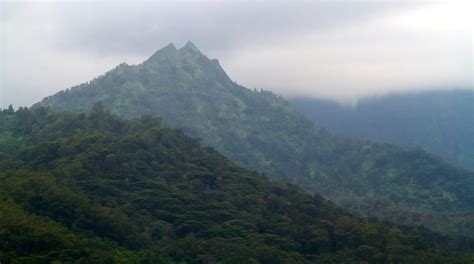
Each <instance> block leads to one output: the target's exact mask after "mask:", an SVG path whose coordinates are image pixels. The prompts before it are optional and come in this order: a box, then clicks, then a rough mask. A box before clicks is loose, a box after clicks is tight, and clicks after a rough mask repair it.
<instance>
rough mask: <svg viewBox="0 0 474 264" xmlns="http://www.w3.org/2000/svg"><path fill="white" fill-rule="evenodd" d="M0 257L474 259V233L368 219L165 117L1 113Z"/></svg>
mask: <svg viewBox="0 0 474 264" xmlns="http://www.w3.org/2000/svg"><path fill="white" fill-rule="evenodd" d="M0 139H1V140H0V147H1V148H0V149H2V153H1V155H0V184H1V185H2V186H4V187H6V188H1V189H0V209H2V210H0V216H1V217H0V261H1V262H2V263H11V262H13V263H18V262H21V263H51V262H52V261H58V262H78V263H367V262H370V263H388V262H390V263H410V262H413V261H417V262H418V263H448V262H449V263H467V262H471V261H473V260H474V256H473V255H472V254H470V255H467V254H465V253H462V252H463V251H472V250H474V241H473V240H468V239H458V240H453V239H450V238H447V237H444V236H440V235H438V234H435V233H432V232H430V231H428V230H426V229H424V228H410V227H397V226H394V225H392V224H388V223H380V222H377V221H374V220H371V221H367V220H364V219H362V218H360V217H357V216H354V215H351V214H349V213H347V212H345V211H343V210H341V209H338V208H336V207H335V206H334V205H332V204H331V203H329V202H327V201H326V200H325V199H323V198H322V197H320V196H318V195H309V194H307V193H305V192H303V191H302V190H301V189H299V188H298V187H296V186H292V185H289V184H283V183H278V182H271V181H269V180H268V179H266V178H265V177H262V176H260V175H259V174H257V173H255V172H251V171H248V170H245V169H242V168H240V167H238V166H236V165H235V164H234V163H233V162H231V161H230V160H228V159H226V158H224V157H223V156H221V155H219V154H218V153H217V152H215V151H214V150H213V149H208V148H204V149H203V148H201V147H200V146H199V144H198V143H197V142H196V141H195V140H193V139H191V138H188V137H187V136H185V135H184V134H183V133H182V132H181V131H180V130H174V129H169V128H167V127H165V126H164V125H163V124H162V123H161V122H160V121H159V120H157V119H152V118H142V119H140V120H136V121H127V122H126V121H123V120H121V119H119V118H117V117H114V116H112V115H110V114H109V113H108V112H107V111H104V109H103V108H102V107H101V106H100V105H98V106H96V107H94V109H93V111H92V112H91V113H90V114H87V115H85V114H58V113H54V112H51V111H48V110H46V109H44V108H38V109H35V110H28V109H23V108H22V109H20V110H18V111H17V112H13V111H8V110H4V111H3V112H0Z"/></svg>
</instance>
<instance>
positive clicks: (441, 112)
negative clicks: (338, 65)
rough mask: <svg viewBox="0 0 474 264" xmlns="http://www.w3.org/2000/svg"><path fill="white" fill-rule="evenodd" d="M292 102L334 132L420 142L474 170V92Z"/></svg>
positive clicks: (308, 99)
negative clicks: (342, 102) (344, 103)
mask: <svg viewBox="0 0 474 264" xmlns="http://www.w3.org/2000/svg"><path fill="white" fill-rule="evenodd" d="M290 101H291V103H292V105H293V107H294V108H295V109H296V110H298V111H299V112H301V113H302V114H304V115H305V116H306V117H307V118H308V119H310V120H312V121H314V122H315V123H316V124H318V125H320V126H322V127H325V128H327V129H329V130H331V131H334V132H337V133H340V134H344V135H348V136H359V137H363V138H366V139H370V140H376V141H382V142H389V143H394V144H401V145H406V146H412V147H420V148H423V149H424V150H426V151H429V152H431V153H434V154H436V155H438V156H440V157H442V158H443V159H445V160H447V161H450V162H453V163H454V164H456V165H458V166H461V167H464V168H466V169H469V170H472V171H474V103H473V102H474V91H472V90H453V91H429V92H418V93H410V94H393V95H389V96H383V97H374V98H365V99H362V100H360V101H359V102H358V103H357V104H356V105H355V106H354V107H350V106H342V105H340V104H338V103H336V102H333V101H327V100H321V99H310V98H294V99H291V100H290Z"/></svg>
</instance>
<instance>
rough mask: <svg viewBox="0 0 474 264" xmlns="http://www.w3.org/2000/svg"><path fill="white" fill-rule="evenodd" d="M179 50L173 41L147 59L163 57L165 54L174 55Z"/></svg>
mask: <svg viewBox="0 0 474 264" xmlns="http://www.w3.org/2000/svg"><path fill="white" fill-rule="evenodd" d="M177 51H178V50H177V49H176V47H175V45H174V44H173V43H172V42H171V43H170V44H168V45H166V46H165V47H163V48H161V49H159V50H158V51H156V52H155V53H154V54H153V55H151V57H150V58H149V59H148V60H147V61H152V60H153V59H155V58H159V57H162V56H163V55H172V54H175V53H176V52H177Z"/></svg>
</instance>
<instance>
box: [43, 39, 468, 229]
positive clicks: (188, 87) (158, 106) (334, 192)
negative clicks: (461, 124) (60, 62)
mask: <svg viewBox="0 0 474 264" xmlns="http://www.w3.org/2000/svg"><path fill="white" fill-rule="evenodd" d="M96 102H103V104H104V105H105V107H107V108H108V109H110V110H111V111H112V112H113V113H115V114H118V115H121V116H124V117H126V118H135V117H140V116H143V115H152V116H159V117H161V118H163V120H164V121H165V122H166V123H167V124H170V125H171V126H178V127H182V128H183V129H184V131H185V132H186V133H188V134H189V135H191V136H193V137H197V138H200V139H202V143H203V144H204V145H206V146H212V147H214V148H216V149H217V150H218V151H220V152H221V153H223V154H224V155H226V156H227V157H229V158H231V159H232V160H235V161H237V162H238V163H239V164H241V165H243V166H245V167H247V168H250V169H254V170H257V171H259V172H264V173H265V174H266V175H268V176H269V177H271V178H273V179H283V180H286V181H289V182H292V183H296V184H298V185H300V186H302V187H303V188H305V189H306V190H308V191H310V192H318V193H321V194H323V195H324V196H325V197H328V198H330V199H332V200H334V201H335V202H336V203H338V204H341V205H344V206H346V207H348V208H351V209H353V210H358V211H363V212H366V213H370V214H372V215H377V216H380V217H384V216H385V215H387V213H386V211H387V210H390V211H391V212H390V216H389V220H394V221H398V222H401V223H421V224H429V221H428V220H430V219H429V218H424V217H422V218H420V217H411V215H413V213H416V214H419V213H421V214H423V215H426V214H427V213H429V214H431V215H432V213H434V214H443V217H444V216H446V215H451V214H458V213H463V214H468V215H471V214H472V212H473V209H474V202H473V201H474V174H473V173H470V172H467V171H464V170H461V169H458V168H455V167H453V166H451V165H449V164H447V163H445V162H443V161H442V160H440V159H438V158H437V157H434V156H432V155H429V154H427V153H425V152H423V151H421V150H416V149H411V148H406V147H399V146H394V145H389V144H383V143H373V142H369V141H365V140H359V139H355V138H345V137H340V136H335V135H333V134H331V133H329V132H328V131H326V130H324V129H321V128H319V127H317V126H315V125H314V124H313V123H312V122H311V121H309V120H307V119H305V118H304V117H303V116H302V115H300V114H298V113H297V112H295V111H294V110H293V109H292V107H291V106H290V104H289V103H288V102H287V101H285V100H284V99H283V98H281V97H278V96H275V95H274V94H272V93H270V92H264V91H261V92H257V91H252V90H249V89H246V88H245V87H242V86H240V85H238V84H236V83H235V82H232V81H231V80H230V79H229V78H228V76H227V75H226V74H225V72H224V71H223V70H222V68H221V67H220V66H219V64H218V63H217V61H216V60H209V59H208V58H207V57H206V56H204V55H203V54H202V53H201V52H200V51H199V50H197V48H196V47H195V46H194V45H193V44H192V43H188V44H187V45H186V46H185V47H183V48H182V49H179V50H177V49H176V48H175V47H174V46H173V45H169V46H167V47H165V48H163V49H161V50H159V51H157V52H156V53H155V54H154V55H153V56H151V57H150V58H149V59H148V60H147V61H145V62H144V63H143V64H140V65H136V66H129V65H126V64H122V65H120V66H118V67H117V68H115V69H113V70H112V71H110V72H108V73H106V74H105V75H103V76H101V77H99V78H96V79H94V80H92V81H91V82H88V83H85V84H81V85H79V86H77V87H73V88H71V89H68V90H66V91H62V92H59V93H58V94H56V95H54V96H51V97H48V98H45V99H44V100H43V101H42V102H41V103H39V104H38V105H36V106H39V105H41V106H50V107H52V108H54V109H57V110H60V111H78V112H84V111H88V110H90V109H91V107H92V106H93V104H95V103H96ZM394 212H395V213H394ZM406 215H409V216H410V217H406ZM437 217H438V216H437ZM456 217H457V216H456ZM440 219H442V218H440ZM443 223H444V224H443V227H442V229H443V230H444V231H447V232H465V230H469V232H468V233H471V234H473V235H474V226H472V224H469V222H468V221H465V218H462V220H460V222H459V221H458V222H454V221H449V220H448V221H445V222H443ZM430 226H432V225H430Z"/></svg>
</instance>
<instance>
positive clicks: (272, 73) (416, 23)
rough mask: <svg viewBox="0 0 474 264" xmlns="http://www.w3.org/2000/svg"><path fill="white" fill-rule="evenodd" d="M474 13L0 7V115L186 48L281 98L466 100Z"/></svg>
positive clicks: (233, 5)
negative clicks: (454, 96) (462, 94)
mask: <svg viewBox="0 0 474 264" xmlns="http://www.w3.org/2000/svg"><path fill="white" fill-rule="evenodd" d="M473 2H474V1H469V0H466V1H462V0H459V1H457V0H451V1H409V0H400V1H393V0H392V1H357V0H354V1H344V0H339V1H253V2H250V1H235V0H234V1H232V0H231V1H147V2H136V1H133V2H132V1H129V2H127V1H120V2H118V1H101V2H94V1H82V2H76V1H54V2H42V1H32V2H25V1H20V2H19V1H15V2H9V1H4V0H0V12H1V13H0V49H1V50H0V108H5V107H7V106H8V105H10V104H13V105H14V106H15V107H18V106H30V105H32V104H33V103H35V102H37V101H40V100H41V99H42V98H43V97H45V96H48V95H52V94H54V93H55V92H57V91H60V90H63V89H66V88H69V87H71V86H74V85H77V84H80V83H83V82H86V81H88V80H91V79H93V78H94V77H96V76H98V75H101V74H103V73H105V72H106V71H108V70H110V69H112V68H114V67H115V66H116V65H118V64H120V63H122V62H126V63H128V64H138V63H140V62H142V61H143V60H145V59H147V58H148V57H149V56H151V55H152V54H153V53H154V52H155V51H156V50H158V49H160V48H162V47H164V46H166V45H167V44H169V43H171V42H172V43H174V44H175V45H176V46H177V47H179V46H182V45H184V44H185V43H186V42H187V41H188V40H191V41H192V42H193V43H195V44H196V45H197V46H198V47H199V48H200V50H201V51H202V52H203V53H204V54H206V55H207V56H208V57H209V58H217V59H219V62H220V63H221V65H222V67H223V68H224V69H225V70H226V72H227V73H228V75H229V76H230V77H231V78H232V79H233V80H235V81H237V82H238V83H239V84H241V85H244V86H246V87H248V88H257V89H261V88H262V89H264V90H271V91H273V92H275V93H277V94H280V95H283V96H285V97H299V96H304V97H317V98H325V99H334V100H337V101H339V102H343V103H344V102H355V101H357V100H358V99H359V98H363V97H366V96H374V95H376V96H377V95H385V94H389V93H394V92H414V91H421V90H435V89H436V90H438V89H459V88H468V89H473V71H474V70H473V60H474V57H473V56H474V53H473V49H474V46H473V39H472V38H473V30H474V29H473V27H474V20H473V18H472V17H474V16H472V17H471V16H470V15H471V14H472V13H473V12H474V5H473Z"/></svg>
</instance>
